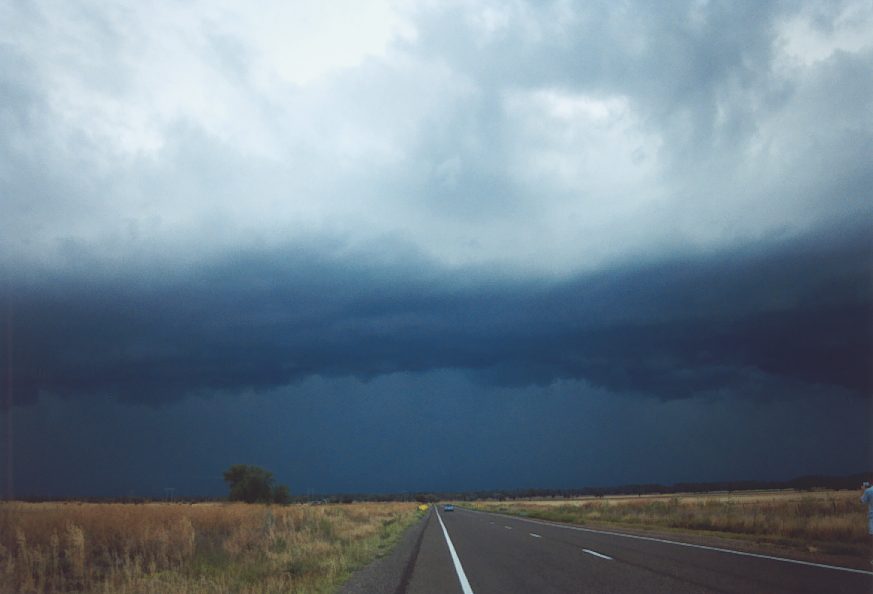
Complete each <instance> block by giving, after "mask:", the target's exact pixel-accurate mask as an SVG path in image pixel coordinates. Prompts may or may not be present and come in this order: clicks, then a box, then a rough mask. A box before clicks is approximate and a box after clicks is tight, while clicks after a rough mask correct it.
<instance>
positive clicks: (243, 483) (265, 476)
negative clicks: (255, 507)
mask: <svg viewBox="0 0 873 594" xmlns="http://www.w3.org/2000/svg"><path fill="white" fill-rule="evenodd" d="M224 482H226V483H227V486H228V488H229V489H230V493H228V497H227V498H228V499H230V500H231V501H245V502H246V503H269V502H270V501H272V500H273V497H272V496H273V473H272V472H270V471H269V470H264V469H263V468H260V467H258V466H249V465H248V464H234V465H233V466H231V467H230V468H228V469H227V470H225V471H224Z"/></svg>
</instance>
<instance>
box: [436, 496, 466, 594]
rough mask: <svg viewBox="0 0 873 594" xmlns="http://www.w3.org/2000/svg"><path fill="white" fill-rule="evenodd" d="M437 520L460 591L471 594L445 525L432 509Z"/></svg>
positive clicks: (437, 511) (438, 513)
mask: <svg viewBox="0 0 873 594" xmlns="http://www.w3.org/2000/svg"><path fill="white" fill-rule="evenodd" d="M434 511H435V512H436V516H437V520H439V521H440V526H442V527H443V535H444V536H445V537H446V544H447V545H449V553H451V555H452V562H453V563H454V564H455V573H457V574H458V580H459V581H460V582H461V590H463V591H464V594H473V588H471V587H470V582H469V581H467V574H465V573H464V568H463V567H461V560H460V559H458V553H457V552H455V545H453V544H452V539H451V538H449V531H448V530H446V525H445V524H443V519H442V517H441V516H440V512H439V510H438V509H436V508H434Z"/></svg>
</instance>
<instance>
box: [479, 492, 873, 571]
mask: <svg viewBox="0 0 873 594" xmlns="http://www.w3.org/2000/svg"><path fill="white" fill-rule="evenodd" d="M859 497H860V491H857V492H856V491H811V492H798V491H775V492H750V493H713V494H688V495H681V494H680V495H645V496H641V497H638V496H616V497H604V498H586V499H576V500H546V501H505V502H476V503H472V504H469V503H468V504H464V505H467V506H468V507H472V508H473V509H480V510H483V511H494V512H501V513H509V514H515V515H520V516H527V517H531V518H539V519H543V520H553V521H558V522H569V523H573V524H589V525H602V526H623V527H628V528H636V529H659V530H666V531H678V532H693V533H696V534H701V535H708V536H718V537H727V538H732V539H737V540H743V541H745V542H747V543H754V544H757V545H765V546H771V545H772V546H778V547H783V548H787V549H791V550H794V551H798V552H802V553H805V554H809V553H813V554H824V555H839V556H846V557H851V558H854V559H858V560H862V561H863V563H864V565H865V566H866V565H867V560H868V559H869V555H870V541H869V536H868V535H867V510H866V507H865V506H862V505H861V504H860V503H859V502H858V499H859Z"/></svg>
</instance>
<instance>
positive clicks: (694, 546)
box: [464, 508, 873, 575]
mask: <svg viewBox="0 0 873 594" xmlns="http://www.w3.org/2000/svg"><path fill="white" fill-rule="evenodd" d="M464 511H469V512H473V513H476V514H487V513H491V512H483V511H479V510H476V509H466V508H465V509H464ZM498 515H502V514H498ZM510 517H512V518H513V519H515V520H519V521H521V522H530V523H532V524H540V525H542V526H554V527H555V528H565V529H567V530H579V531H580V532H593V533H595V534H609V535H610V536H620V537H622V538H633V539H636V540H650V541H652V542H660V543H663V544H672V545H676V546H680V547H688V548H691V549H704V550H707V551H716V552H719V553H729V554H731V555H740V556H742V557H757V558H758V559H769V560H771V561H782V562H783V563H795V564H797V565H808V566H810V567H820V568H822V569H835V570H837V571H848V572H851V573H862V574H864V575H873V571H867V570H865V569H852V568H851V567H840V566H839V565H826V564H824V563H813V562H812V561H800V560H798V559H786V558H785V557H771V556H770V555H761V554H759V553H747V552H745V551H734V550H731V549H721V548H718V547H708V546H706V545H699V544H691V543H690V542H680V541H678V540H666V539H664V538H655V537H653V536H637V535H636V534H623V533H621V532H610V531H608V530H595V529H594V528H582V527H581V526H568V525H567V524H559V523H557V522H543V521H541V520H531V519H530V518H520V517H515V516H510Z"/></svg>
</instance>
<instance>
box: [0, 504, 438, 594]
mask: <svg viewBox="0 0 873 594" xmlns="http://www.w3.org/2000/svg"><path fill="white" fill-rule="evenodd" d="M421 513H422V512H421V511H419V510H418V508H417V506H416V504H414V503H360V504H351V505H320V506H307V505H291V506H266V505H247V504H242V503H240V504H221V503H204V504H182V503H153V504H139V505H134V504H108V503H107V504H102V503H17V502H11V503H2V504H0V592H16V593H22V594H24V593H30V592H113V593H115V592H117V593H130V594H134V593H145V592H154V593H162V594H175V593H182V592H184V593H191V594H195V593H200V592H251V593H264V592H330V591H332V590H334V589H335V588H336V586H337V585H338V584H339V583H341V582H342V581H343V580H344V578H346V577H347V576H348V575H349V573H350V572H351V571H352V570H354V569H355V568H357V567H359V566H361V565H364V564H366V563H367V562H369V561H370V560H372V559H374V558H375V557H377V556H378V555H380V554H382V553H384V552H385V551H387V550H389V549H390V547H391V545H392V544H393V543H394V542H395V541H396V540H397V538H398V537H399V535H400V534H401V533H402V531H403V529H404V528H406V527H407V526H409V525H410V524H411V523H412V522H413V521H414V520H415V519H416V518H418V517H419V516H420V514H421Z"/></svg>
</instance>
